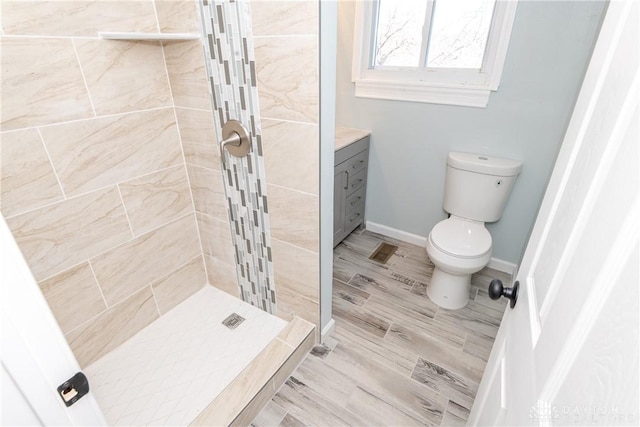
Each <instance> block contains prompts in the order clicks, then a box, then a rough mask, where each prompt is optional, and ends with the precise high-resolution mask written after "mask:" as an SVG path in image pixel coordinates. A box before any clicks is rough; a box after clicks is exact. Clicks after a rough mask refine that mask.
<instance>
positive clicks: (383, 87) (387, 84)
mask: <svg viewBox="0 0 640 427" xmlns="http://www.w3.org/2000/svg"><path fill="white" fill-rule="evenodd" d="M355 85H356V91H355V95H356V97H358V98H375V99H388V100H395V101H409V102H424V103H429V104H444V105H458V106H464V107H477V108H485V107H486V106H487V104H488V102H489V95H490V94H491V90H489V89H478V88H470V87H464V86H444V85H435V84H431V85H427V84H420V83H407V82H391V81H379V80H378V81H375V80H358V81H356V82H355Z"/></svg>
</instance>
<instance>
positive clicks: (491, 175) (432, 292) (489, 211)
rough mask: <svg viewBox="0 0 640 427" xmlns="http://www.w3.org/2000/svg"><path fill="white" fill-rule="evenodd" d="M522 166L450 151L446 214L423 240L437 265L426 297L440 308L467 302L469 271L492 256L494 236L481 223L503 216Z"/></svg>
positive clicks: (481, 266)
mask: <svg viewBox="0 0 640 427" xmlns="http://www.w3.org/2000/svg"><path fill="white" fill-rule="evenodd" d="M521 167H522V163H520V162H519V161H517V160H510V159H504V158H499V157H490V156H486V155H482V154H472V153H460V152H451V153H449V155H448V157H447V174H446V179H445V191H444V202H443V208H444V210H445V211H446V212H448V213H449V214H450V216H449V218H448V219H445V220H443V221H440V222H439V223H437V224H436V225H435V227H433V229H432V230H431V232H430V233H429V236H428V238H427V244H426V250H427V255H429V258H430V259H431V261H432V262H433V264H434V265H435V267H434V269H433V274H432V276H431V280H430V281H429V284H428V285H427V296H428V297H429V298H430V299H431V300H432V301H433V302H435V303H436V304H438V305H439V306H440V307H443V308H447V309H451V310H455V309H459V308H462V307H464V306H465V305H467V302H468V301H469V288H470V286H471V275H472V274H473V273H476V272H478V271H480V270H482V269H483V268H484V267H485V266H486V265H487V264H488V263H489V261H490V260H491V253H492V251H491V243H492V239H491V234H490V233H489V231H488V230H487V229H486V228H485V226H484V224H485V223H486V222H495V221H498V220H499V219H500V218H501V217H502V213H503V212H504V208H505V205H506V203H507V199H508V197H509V194H510V193H511V189H512V187H513V184H514V182H515V180H516V177H517V176H518V174H519V173H520V169H521Z"/></svg>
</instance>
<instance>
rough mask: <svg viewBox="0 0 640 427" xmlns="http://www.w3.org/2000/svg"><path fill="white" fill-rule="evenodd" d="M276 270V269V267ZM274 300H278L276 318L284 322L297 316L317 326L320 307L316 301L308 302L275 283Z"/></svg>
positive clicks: (299, 295)
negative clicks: (275, 292)
mask: <svg viewBox="0 0 640 427" xmlns="http://www.w3.org/2000/svg"><path fill="white" fill-rule="evenodd" d="M276 268H277V267H276ZM276 291H277V294H276V298H277V299H278V313H277V316H278V317H279V318H281V319H284V320H292V319H293V318H294V317H296V316H298V317H301V318H302V319H304V320H306V321H308V322H311V323H313V324H315V325H318V324H319V318H320V305H319V304H318V301H315V300H310V299H309V298H306V297H304V296H302V295H301V294H299V293H298V292H296V291H294V290H292V289H290V288H288V287H287V286H282V285H281V284H280V282H278V283H276Z"/></svg>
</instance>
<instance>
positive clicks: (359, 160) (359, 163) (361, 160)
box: [347, 151, 369, 175]
mask: <svg viewBox="0 0 640 427" xmlns="http://www.w3.org/2000/svg"><path fill="white" fill-rule="evenodd" d="M368 161H369V151H363V152H362V153H360V154H358V155H356V156H353V157H352V158H350V159H349V160H347V171H349V174H350V175H352V174H355V173H357V172H359V171H361V170H362V169H365V168H366V167H367V163H368Z"/></svg>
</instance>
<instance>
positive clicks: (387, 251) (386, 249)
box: [369, 243, 398, 264]
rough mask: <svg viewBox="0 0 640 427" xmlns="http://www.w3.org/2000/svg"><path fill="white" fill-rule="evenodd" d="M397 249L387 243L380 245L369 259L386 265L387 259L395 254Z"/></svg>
mask: <svg viewBox="0 0 640 427" xmlns="http://www.w3.org/2000/svg"><path fill="white" fill-rule="evenodd" d="M397 249H398V247H397V246H396V245H390V244H389V243H380V244H379V245H378V247H377V248H376V250H375V251H373V253H372V254H371V256H370V257H369V259H372V260H374V261H377V262H379V263H381V264H386V263H387V261H389V258H391V256H392V255H393V254H394V253H395V252H396V250H397Z"/></svg>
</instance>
